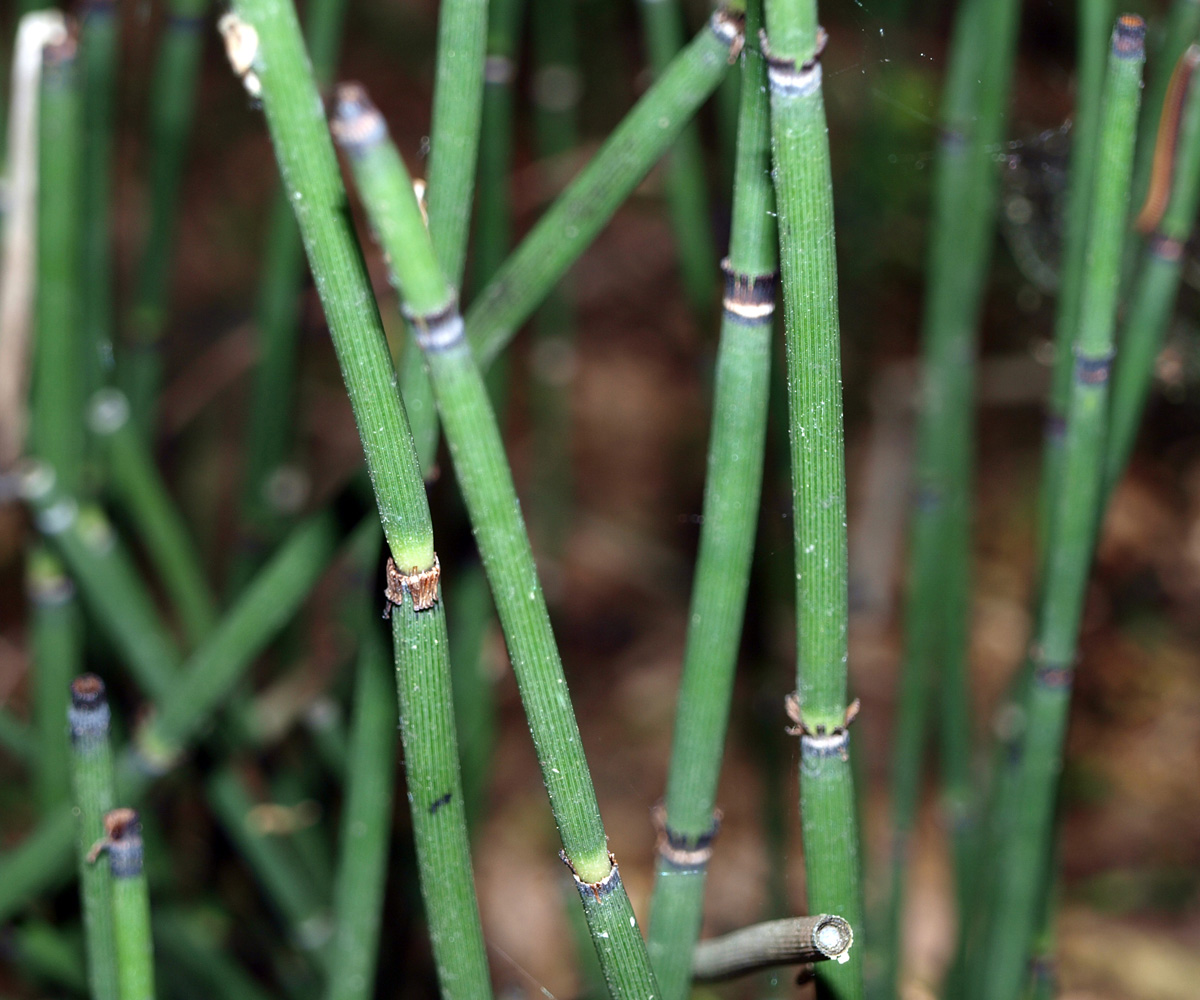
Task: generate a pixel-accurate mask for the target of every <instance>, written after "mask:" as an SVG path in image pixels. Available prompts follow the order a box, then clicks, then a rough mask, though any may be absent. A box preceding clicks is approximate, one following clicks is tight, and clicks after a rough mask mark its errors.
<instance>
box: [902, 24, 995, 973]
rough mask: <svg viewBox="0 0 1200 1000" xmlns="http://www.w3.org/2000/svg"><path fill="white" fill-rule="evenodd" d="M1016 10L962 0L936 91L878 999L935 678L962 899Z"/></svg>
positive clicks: (944, 775) (905, 861) (904, 866)
mask: <svg viewBox="0 0 1200 1000" xmlns="http://www.w3.org/2000/svg"><path fill="white" fill-rule="evenodd" d="M1017 11H1018V5H1017V4H1016V3H1014V2H1012V0H964V2H963V3H962V4H961V6H960V7H959V12H958V15H957V20H956V23H955V28H954V39H953V42H952V49H951V63H950V68H949V71H948V73H947V78H946V87H945V94H944V97H943V110H942V131H941V142H940V146H939V149H938V157H937V163H936V174H935V179H934V218H933V224H932V236H931V240H930V246H929V272H928V273H929V294H928V299H927V306H926V313H925V317H924V323H923V331H922V366H921V368H922V380H923V385H922V408H921V414H920V418H919V426H918V431H917V436H918V445H917V471H916V478H917V483H916V491H917V502H916V505H915V508H914V510H913V515H912V529H911V530H912V561H911V568H910V579H909V588H908V604H907V609H906V614H905V620H906V629H905V651H904V666H903V675H902V680H901V685H900V698H899V707H898V711H897V721H896V737H895V752H894V753H893V756H892V760H893V788H892V845H891V857H890V859H889V861H890V876H891V877H890V885H889V890H888V892H889V898H888V900H887V903H886V907H887V909H886V914H885V925H884V928H883V930H882V937H883V940H882V941H881V942H880V948H881V951H882V953H883V955H884V966H883V973H882V987H883V990H884V992H885V995H887V996H894V995H895V994H896V993H897V992H898V979H899V974H900V969H901V966H902V964H903V929H902V914H903V907H904V881H905V878H904V875H905V871H906V869H907V866H908V863H909V858H908V851H909V841H910V838H911V835H912V829H913V826H914V822H915V818H916V813H917V806H918V802H919V796H920V788H921V781H920V778H921V762H922V758H923V750H924V747H925V743H926V730H927V719H928V714H929V707H930V702H931V700H933V699H932V697H931V696H933V694H934V684H935V683H936V684H937V691H938V692H939V693H940V697H938V699H937V701H940V703H941V713H940V717H941V726H940V731H941V734H942V747H943V752H942V754H941V770H942V780H943V786H944V788H945V789H946V801H945V803H944V806H945V808H947V809H948V810H949V812H950V823H951V829H952V830H953V831H954V838H955V867H956V871H957V874H958V876H959V880H960V884H959V890H960V902H961V901H962V900H963V892H962V890H963V889H964V888H965V882H966V880H967V876H968V875H969V872H968V870H967V867H966V866H965V865H964V864H963V861H962V853H963V848H962V845H961V839H962V836H963V834H962V831H963V829H964V827H965V823H966V817H967V814H968V811H969V809H970V801H969V800H970V794H971V786H970V770H969V763H970V758H971V751H970V746H971V743H970V734H969V731H968V724H969V719H970V714H969V699H968V693H967V677H966V675H967V671H966V652H967V651H966V645H967V634H968V628H967V617H968V612H969V608H968V602H967V597H966V595H967V594H968V593H969V576H970V573H969V566H970V553H971V546H970V512H971V479H972V456H971V452H972V438H973V433H974V385H975V359H976V355H977V353H978V327H979V319H980V311H981V308H982V299H983V292H984V288H985V285H986V276H987V271H988V263H989V260H990V257H991V253H990V251H991V245H992V238H993V225H994V219H995V205H996V186H997V183H998V180H999V178H998V172H997V164H996V162H995V159H994V156H993V150H994V148H995V146H996V144H997V143H998V142H1000V141H1001V139H1002V137H1003V134H1004V123H1005V119H1006V113H1005V112H1006V110H1007V103H1008V93H1009V81H1010V78H1011V74H1012V65H1013V57H1014V48H1015V43H1016V30H1015V29H1016V23H1017Z"/></svg>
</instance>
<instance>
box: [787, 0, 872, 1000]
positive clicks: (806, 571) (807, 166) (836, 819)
mask: <svg viewBox="0 0 1200 1000" xmlns="http://www.w3.org/2000/svg"><path fill="white" fill-rule="evenodd" d="M766 21H767V33H768V36H769V53H768V65H769V74H768V76H769V86H770V93H771V133H772V143H773V152H774V164H775V172H774V178H775V197H776V201H777V204H778V210H779V258H780V272H781V276H782V279H783V299H784V322H785V329H786V334H787V338H786V342H787V364H788V390H789V391H788V396H789V426H790V432H791V449H792V491H793V498H794V543H795V558H796V577H797V579H796V621H797V654H796V659H797V668H796V669H797V676H796V681H797V683H796V687H797V691H796V694H795V696H794V700H793V701H791V703H790V704H789V709H790V714H791V715H792V716H793V719H794V721H795V722H796V724H797V727H798V729H799V730H800V733H801V737H800V817H801V826H802V830H803V835H804V865H805V872H806V875H807V880H808V906H809V912H811V913H837V914H840V915H841V916H843V917H845V919H846V920H847V921H849V923H850V925H851V927H852V928H853V929H854V933H855V935H856V936H859V935H860V934H861V927H862V919H861V915H862V894H861V888H860V883H859V848H858V820H857V815H856V812H855V802H854V787H853V777H852V775H851V770H850V734H849V728H848V727H849V724H850V720H851V718H852V712H851V710H850V708H849V706H848V705H847V696H846V632H847V613H848V594H847V587H846V581H847V569H846V475H845V450H844V446H843V437H842V435H843V429H842V386H841V357H840V344H839V339H838V338H839V331H838V315H837V270H836V263H835V259H834V232H833V192H832V180H831V176H830V165H829V139H828V132H827V126H826V123H825V106H824V100H823V98H822V94H821V62H820V55H821V49H822V48H823V46H824V32H823V31H822V30H821V29H820V28H819V27H818V26H817V10H816V4H815V3H813V2H812V0H768V2H767V4H766ZM858 944H859V952H860V954H861V949H862V946H863V943H862V941H861V940H860V941H859V942H858ZM817 984H818V995H827V996H836V997H838V998H840V1000H859V998H860V997H861V996H862V994H863V978H862V962H861V961H855V960H854V959H853V957H851V959H850V961H849V962H847V963H846V964H838V965H836V966H834V965H832V964H831V963H822V964H821V966H820V967H819V968H818V970H817Z"/></svg>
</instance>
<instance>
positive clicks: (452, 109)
mask: <svg viewBox="0 0 1200 1000" xmlns="http://www.w3.org/2000/svg"><path fill="white" fill-rule="evenodd" d="M487 38H488V4H487V0H444V2H443V3H442V4H441V5H440V7H439V10H438V48H437V79H436V81H435V83H434V89H433V124H432V127H431V130H430V137H429V138H430V143H429V172H428V181H429V188H428V190H427V192H426V195H425V200H426V205H427V208H428V212H429V234H430V236H431V237H432V238H433V248H434V251H435V252H436V253H437V257H438V261H440V262H441V265H442V271H443V273H445V275H446V276H447V278H448V279H449V281H450V282H451V284H453V285H454V286H455V287H456V288H457V287H459V285H460V284H461V283H462V275H463V268H464V265H465V264H466V260H467V234H468V231H469V230H470V225H471V207H472V205H473V204H474V198H473V195H474V192H475V167H476V163H477V160H478V155H479V126H480V119H481V116H482V113H483V79H484V57H485V55H486V52H487Z"/></svg>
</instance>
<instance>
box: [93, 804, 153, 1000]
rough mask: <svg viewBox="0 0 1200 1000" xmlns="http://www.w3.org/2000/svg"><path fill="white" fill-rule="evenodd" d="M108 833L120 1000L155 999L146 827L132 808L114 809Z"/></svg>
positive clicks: (106, 825) (105, 846)
mask: <svg viewBox="0 0 1200 1000" xmlns="http://www.w3.org/2000/svg"><path fill="white" fill-rule="evenodd" d="M104 833H105V839H104V840H103V841H102V842H101V843H102V845H103V849H104V851H105V853H107V854H108V867H109V872H110V873H111V876H112V916H113V939H114V941H115V942H116V953H117V983H118V986H119V995H120V998H121V1000H154V944H153V940H152V938H151V935H150V893H149V890H148V889H147V887H146V871H145V847H144V845H143V844H142V824H141V821H140V820H139V819H138V814H137V813H136V812H134V811H133V810H132V809H113V810H112V811H111V812H109V813H108V814H107V815H106V816H105V817H104Z"/></svg>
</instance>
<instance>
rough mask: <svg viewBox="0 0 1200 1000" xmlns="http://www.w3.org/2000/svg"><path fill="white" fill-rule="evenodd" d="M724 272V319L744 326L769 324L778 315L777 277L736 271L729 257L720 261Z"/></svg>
mask: <svg viewBox="0 0 1200 1000" xmlns="http://www.w3.org/2000/svg"><path fill="white" fill-rule="evenodd" d="M721 270H722V271H723V272H724V273H725V298H724V299H723V300H722V303H721V305H722V306H723V307H724V309H725V317H726V318H727V319H729V320H730V321H731V322H734V323H738V324H740V325H742V326H764V325H766V324H767V323H770V322H771V317H772V316H773V315H774V314H775V281H776V277H777V275H776V274H774V273H772V274H746V273H745V272H743V271H735V270H734V269H733V267H732V266H731V265H730V263H729V258H728V257H726V258H725V259H724V260H723V261H721Z"/></svg>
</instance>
